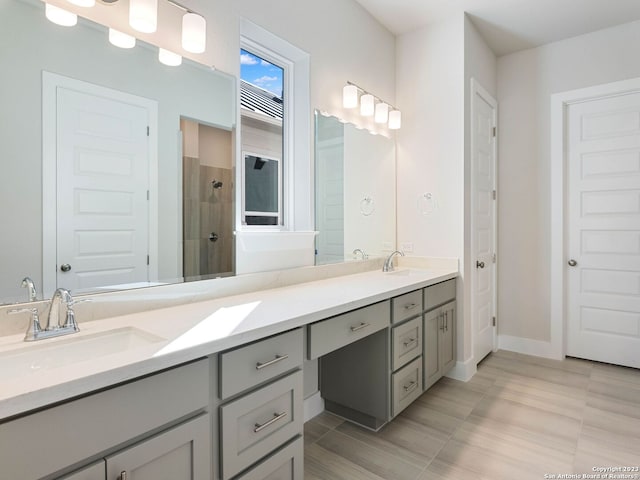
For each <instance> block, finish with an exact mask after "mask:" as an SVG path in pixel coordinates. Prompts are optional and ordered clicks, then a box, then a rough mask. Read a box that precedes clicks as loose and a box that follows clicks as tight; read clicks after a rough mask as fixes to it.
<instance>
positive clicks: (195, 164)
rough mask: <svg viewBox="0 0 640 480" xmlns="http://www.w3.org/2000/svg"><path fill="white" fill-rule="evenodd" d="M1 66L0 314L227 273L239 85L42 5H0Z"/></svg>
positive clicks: (11, 1)
mask: <svg viewBox="0 0 640 480" xmlns="http://www.w3.org/2000/svg"><path fill="white" fill-rule="evenodd" d="M0 63H1V64H2V71H3V73H2V75H1V76H0V104H1V105H2V108H1V109H0V118H1V122H0V158H1V162H2V179H3V182H2V188H0V225H2V228H1V231H2V235H0V265H1V269H0V272H1V273H0V304H1V303H10V302H16V301H25V300H26V298H27V293H26V291H25V290H24V289H22V288H21V280H22V279H23V277H27V276H29V277H31V278H32V279H33V280H34V281H35V283H36V286H37V288H38V292H39V296H40V297H42V295H43V293H42V292H43V285H44V294H45V296H48V295H50V294H51V292H52V289H54V288H56V287H65V288H69V289H71V290H72V291H73V293H74V294H77V293H83V292H96V291H106V290H114V289H125V288H130V287H137V286H145V285H154V284H157V283H160V284H161V283H169V282H177V281H183V280H184V279H185V278H186V279H187V280H196V279H202V278H211V276H220V275H229V274H232V273H233V269H234V268H233V257H232V255H233V244H232V242H233V227H232V222H233V219H234V211H233V208H234V206H233V199H234V194H233V191H232V188H233V183H234V182H233V169H234V164H233V151H234V149H233V144H234V128H235V118H236V112H235V108H236V107H235V105H236V93H235V88H236V87H235V86H236V79H235V78H234V77H232V76H229V75H226V74H223V73H219V72H215V71H213V70H211V69H210V68H207V67H204V66H201V65H198V64H196V63H192V62H188V61H185V62H184V63H183V64H182V65H181V66H179V67H168V66H165V65H162V64H160V63H159V62H158V58H157V48H155V47H151V46H150V45H145V44H141V42H139V43H138V45H137V46H136V47H135V48H132V49H130V50H125V49H120V48H116V47H114V46H113V45H111V44H110V43H109V42H108V41H107V29H106V28H105V27H103V26H100V25H97V24H95V23H93V22H91V21H88V20H83V19H80V21H79V23H78V25H77V26H75V27H73V28H65V27H60V26H57V25H54V24H52V23H50V22H48V21H47V20H46V19H45V15H44V3H41V2H39V1H37V2H29V1H22V0H0ZM140 272H141V273H140Z"/></svg>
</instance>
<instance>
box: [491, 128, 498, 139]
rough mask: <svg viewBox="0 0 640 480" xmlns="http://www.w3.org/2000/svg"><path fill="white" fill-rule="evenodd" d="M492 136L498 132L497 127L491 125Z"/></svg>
mask: <svg viewBox="0 0 640 480" xmlns="http://www.w3.org/2000/svg"><path fill="white" fill-rule="evenodd" d="M492 133H493V136H494V137H495V136H496V134H497V133H498V127H493V132H492Z"/></svg>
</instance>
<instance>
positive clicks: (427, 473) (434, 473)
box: [305, 459, 493, 480]
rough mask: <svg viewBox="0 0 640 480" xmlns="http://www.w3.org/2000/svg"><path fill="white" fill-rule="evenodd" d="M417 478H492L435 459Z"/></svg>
mask: <svg viewBox="0 0 640 480" xmlns="http://www.w3.org/2000/svg"><path fill="white" fill-rule="evenodd" d="M305 480H307V479H305ZM417 480H493V478H491V477H485V476H482V475H480V474H479V473H478V472H474V471H472V470H466V469H464V468H462V467H460V466H457V465H451V464H449V463H446V462H442V461H440V460H438V459H435V460H433V461H432V462H431V463H430V464H429V466H428V467H427V468H426V469H425V470H424V471H423V472H422V473H421V474H420V476H419V477H418V478H417Z"/></svg>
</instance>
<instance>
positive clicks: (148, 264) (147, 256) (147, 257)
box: [147, 255, 150, 265]
mask: <svg viewBox="0 0 640 480" xmlns="http://www.w3.org/2000/svg"><path fill="white" fill-rule="evenodd" d="M149 264H150V262H149V255H147V265H149Z"/></svg>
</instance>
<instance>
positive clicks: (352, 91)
mask: <svg viewBox="0 0 640 480" xmlns="http://www.w3.org/2000/svg"><path fill="white" fill-rule="evenodd" d="M342 106H343V107H344V108H356V107H357V106H358V87H356V86H355V85H346V86H345V87H344V88H343V89H342Z"/></svg>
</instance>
